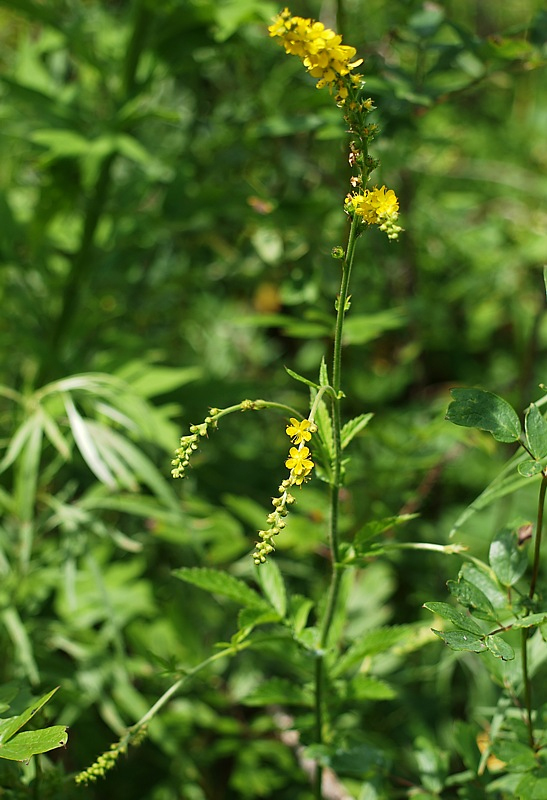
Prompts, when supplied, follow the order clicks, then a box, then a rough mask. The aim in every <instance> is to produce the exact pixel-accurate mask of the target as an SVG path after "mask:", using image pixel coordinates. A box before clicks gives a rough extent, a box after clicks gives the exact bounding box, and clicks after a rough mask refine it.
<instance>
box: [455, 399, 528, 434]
mask: <svg viewBox="0 0 547 800" xmlns="http://www.w3.org/2000/svg"><path fill="white" fill-rule="evenodd" d="M450 394H451V395H452V397H453V398H454V400H453V402H452V403H450V405H449V406H448V411H447V412H446V419H447V420H449V421H450V422H453V423H454V424H455V425H463V426H464V427H466V428H479V429H480V430H482V431H489V432H490V433H491V434H492V436H493V437H494V439H497V441H498V442H516V441H518V439H519V437H520V434H521V427H520V420H519V418H518V414H517V412H516V411H515V409H514V408H513V407H512V406H511V405H509V403H508V402H507V401H506V400H504V399H503V398H502V397H498V395H496V394H492V392H485V391H484V390H483V389H451V391H450Z"/></svg>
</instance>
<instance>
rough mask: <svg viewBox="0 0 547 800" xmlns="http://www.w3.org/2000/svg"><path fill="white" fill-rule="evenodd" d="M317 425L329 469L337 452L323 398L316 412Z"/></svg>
mask: <svg viewBox="0 0 547 800" xmlns="http://www.w3.org/2000/svg"><path fill="white" fill-rule="evenodd" d="M314 394H315V392H312V395H314ZM315 423H316V425H317V432H318V433H319V436H320V437H321V443H322V444H323V447H324V451H325V454H326V456H327V459H328V461H327V464H326V465H325V466H326V468H327V469H328V468H329V467H330V465H331V464H332V462H333V460H334V456H335V451H334V438H333V435H332V421H331V418H330V414H329V412H328V409H327V406H326V404H325V402H324V401H323V398H321V400H320V401H319V405H318V406H317V408H316V410H315ZM312 445H313V440H312Z"/></svg>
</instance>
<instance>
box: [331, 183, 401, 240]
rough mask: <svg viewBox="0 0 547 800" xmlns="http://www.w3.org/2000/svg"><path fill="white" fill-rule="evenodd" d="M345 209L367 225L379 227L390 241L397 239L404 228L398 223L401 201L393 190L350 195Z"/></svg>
mask: <svg viewBox="0 0 547 800" xmlns="http://www.w3.org/2000/svg"><path fill="white" fill-rule="evenodd" d="M345 208H346V211H347V212H348V214H357V216H359V217H361V218H362V219H363V222H366V223H367V225H378V226H379V227H380V230H382V231H384V232H385V233H387V236H388V238H389V239H396V238H397V236H398V234H399V233H400V231H401V230H402V228H400V227H399V226H398V225H397V224H396V222H397V219H398V217H399V201H398V199H397V195H396V194H395V192H394V191H393V189H386V187H385V186H382V187H381V188H380V189H377V188H374V189H365V191H364V192H363V193H362V194H353V195H352V194H349V195H348V196H347V198H346V203H345Z"/></svg>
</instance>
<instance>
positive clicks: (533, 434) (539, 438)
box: [524, 403, 547, 460]
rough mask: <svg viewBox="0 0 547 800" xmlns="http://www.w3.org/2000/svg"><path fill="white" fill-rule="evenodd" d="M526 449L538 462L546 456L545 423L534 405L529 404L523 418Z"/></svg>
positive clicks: (546, 432)
mask: <svg viewBox="0 0 547 800" xmlns="http://www.w3.org/2000/svg"><path fill="white" fill-rule="evenodd" d="M524 428H525V431H526V439H527V442H528V447H529V449H530V451H531V453H532V455H533V456H534V458H537V459H538V460H539V459H541V458H545V456H547V422H546V421H545V419H544V418H543V416H542V414H541V412H540V410H539V409H538V407H537V406H536V404H535V403H531V404H530V407H529V408H528V410H527V412H526V416H525V418H524Z"/></svg>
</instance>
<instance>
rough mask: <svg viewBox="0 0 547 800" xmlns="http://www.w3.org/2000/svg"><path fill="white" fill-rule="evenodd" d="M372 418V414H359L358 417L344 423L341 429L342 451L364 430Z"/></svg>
mask: <svg viewBox="0 0 547 800" xmlns="http://www.w3.org/2000/svg"><path fill="white" fill-rule="evenodd" d="M373 416H374V414H360V415H359V416H358V417H354V418H353V419H350V420H349V421H348V422H346V424H345V425H344V426H343V427H342V433H341V442H342V450H344V449H345V448H346V447H347V446H348V444H349V443H350V442H351V440H352V439H353V438H354V437H355V436H357V434H358V433H360V432H361V431H362V430H363V429H364V428H366V426H367V425H368V424H369V422H370V420H371V419H372V417H373Z"/></svg>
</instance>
